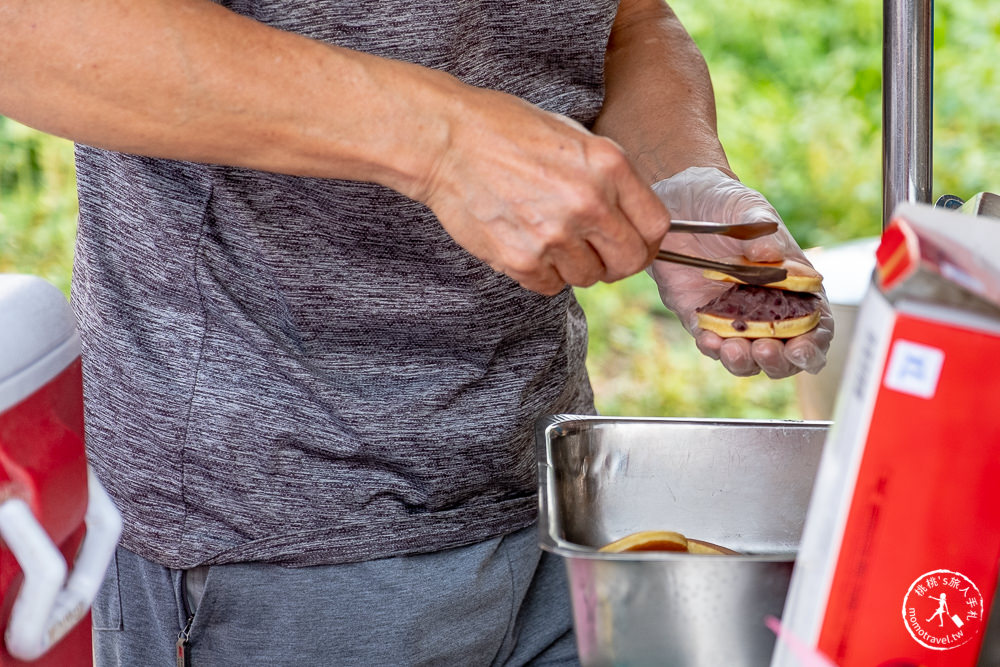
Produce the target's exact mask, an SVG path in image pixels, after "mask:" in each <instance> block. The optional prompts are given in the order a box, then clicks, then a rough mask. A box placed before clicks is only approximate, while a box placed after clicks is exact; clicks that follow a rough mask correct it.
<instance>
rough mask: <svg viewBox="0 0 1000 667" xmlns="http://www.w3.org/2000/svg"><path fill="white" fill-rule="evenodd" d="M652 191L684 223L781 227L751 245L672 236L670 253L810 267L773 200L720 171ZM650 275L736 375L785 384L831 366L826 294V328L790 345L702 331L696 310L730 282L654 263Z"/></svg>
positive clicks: (701, 342)
mask: <svg viewBox="0 0 1000 667" xmlns="http://www.w3.org/2000/svg"><path fill="white" fill-rule="evenodd" d="M653 191H654V192H655V193H656V194H657V196H659V198H660V201H662V202H663V203H664V204H665V205H666V207H667V208H668V209H669V210H670V214H671V216H672V217H674V218H677V219H678V220H707V221H710V222H751V221H754V220H768V221H771V220H773V221H775V222H777V223H778V224H779V227H778V231H777V232H775V233H774V234H769V235H768V236H763V237H760V238H757V239H752V240H750V241H740V240H737V239H732V238H727V237H724V236H718V235H713V234H682V233H677V232H671V233H668V234H667V235H666V237H665V238H664V240H663V242H662V245H661V247H662V248H664V249H666V250H673V251H676V252H682V253H685V254H689V255H698V256H701V257H708V258H711V259H717V258H722V257H732V256H738V255H744V256H746V257H747V258H748V259H750V260H753V261H757V262H776V261H780V260H782V259H783V258H786V257H788V258H794V259H796V260H798V261H801V262H804V263H806V264H808V263H809V261H808V260H807V259H806V257H805V254H804V253H803V252H802V249H801V248H799V246H798V244H797V243H796V242H795V239H794V238H792V235H791V234H790V233H789V232H788V229H787V228H786V227H785V225H784V223H782V221H781V218H780V217H779V216H778V213H777V211H775V210H774V208H773V207H772V206H771V204H770V203H768V201H767V199H765V198H764V196H763V195H761V194H760V193H759V192H757V191H756V190H753V189H751V188H748V187H747V186H745V185H743V184H742V183H740V182H739V181H738V180H736V179H734V178H732V177H731V176H728V175H727V174H725V173H723V172H722V171H720V170H718V169H715V168H712V167H691V168H689V169H686V170H684V171H682V172H681V173H679V174H676V175H674V176H672V177H670V178H668V179H665V180H662V181H660V182H658V183H656V184H654V185H653ZM649 272H650V274H651V275H652V276H653V279H654V280H655V281H656V285H657V287H658V288H659V291H660V298H661V299H662V300H663V303H664V305H665V306H667V308H669V309H671V310H672V311H674V312H675V313H676V314H677V316H678V318H680V320H681V322H682V323H683V324H684V327H685V328H686V329H687V330H688V331H689V332H690V333H691V335H692V336H694V339H695V343H696V345H697V346H698V349H699V350H701V352H702V354H704V355H706V356H708V357H710V358H712V359H717V360H719V361H720V362H721V363H722V365H723V366H725V367H726V369H727V370H728V371H729V372H730V373H732V374H733V375H738V376H748V375H756V374H757V373H759V372H760V371H762V370H763V371H764V372H765V373H766V374H767V375H768V376H769V377H772V378H783V377H787V376H789V375H794V374H795V373H798V372H799V371H802V370H804V371H807V372H809V373H818V372H819V371H820V369H822V368H823V366H824V365H825V364H826V351H827V349H828V348H829V347H830V341H831V340H832V338H833V315H832V313H831V310H830V304H829V302H828V301H827V299H826V294H825V293H824V294H820V297H821V298H822V304H821V306H820V309H821V317H820V322H819V325H818V326H817V327H816V328H815V329H813V330H812V331H810V332H808V333H805V334H803V335H801V336H796V337H795V338H790V339H788V340H781V339H775V338H758V339H754V340H750V339H746V338H722V337H721V336H719V335H717V334H715V333H713V332H711V331H706V330H704V329H702V328H700V327H699V326H698V316H697V313H696V309H697V308H698V307H699V306H702V305H704V304H706V303H708V302H709V301H711V300H712V299H714V298H715V297H716V296H718V295H719V294H721V293H722V292H724V291H725V290H726V289H728V288H729V286H730V284H731V283H723V282H719V281H715V280H708V279H707V278H704V277H703V276H702V273H701V269H696V268H690V267H686V266H680V265H677V264H671V263H669V262H659V261H658V262H653V265H652V266H651V267H650V269H649Z"/></svg>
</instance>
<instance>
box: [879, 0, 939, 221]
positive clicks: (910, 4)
mask: <svg viewBox="0 0 1000 667" xmlns="http://www.w3.org/2000/svg"><path fill="white" fill-rule="evenodd" d="M933 32H934V2H933V0H884V6H883V23H882V40H883V41H882V226H883V228H884V227H885V226H886V225H887V224H888V223H889V218H890V216H891V215H892V211H893V209H894V208H895V207H896V204H898V203H899V202H901V201H911V202H925V203H927V202H930V201H931V163H932V155H931V146H932V144H931V119H932V116H933V109H932V91H931V81H932V78H933V69H934V68H933V63H934V39H933V37H934V35H933Z"/></svg>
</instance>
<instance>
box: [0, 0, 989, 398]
mask: <svg viewBox="0 0 1000 667" xmlns="http://www.w3.org/2000/svg"><path fill="white" fill-rule="evenodd" d="M671 6H672V7H673V8H674V10H675V11H676V12H677V14H678V16H680V18H681V20H682V21H683V22H684V24H685V25H686V26H687V28H688V29H689V31H690V32H691V34H692V35H693V37H694V38H695V41H696V42H697V43H698V45H699V46H700V47H701V49H702V51H703V53H704V54H705V58H706V60H707V61H708V64H709V68H710V70H711V71H712V76H713V81H714V84H715V89H716V97H717V100H718V107H719V132H720V136H721V137H722V140H723V143H724V145H725V146H726V149H727V151H728V153H729V156H730V160H731V162H732V166H733V168H734V169H735V170H736V172H737V173H738V174H740V176H741V178H742V179H743V180H744V181H745V182H746V183H747V184H749V185H750V186H752V187H754V188H757V189H758V190H760V191H762V192H763V193H764V194H766V195H767V197H768V198H769V199H770V200H771V202H772V203H773V204H774V205H775V207H776V208H777V209H778V211H779V212H780V213H781V214H782V216H783V217H784V219H785V221H786V223H787V224H788V226H789V228H790V229H791V230H792V233H793V234H794V235H795V237H796V238H797V239H798V241H799V243H800V245H802V246H803V247H811V246H816V245H830V244H835V243H838V242H841V241H846V240H849V239H854V238H860V237H865V236H875V235H877V234H878V233H879V231H880V229H881V200H880V198H881V93H880V86H881V65H882V25H881V23H882V6H883V5H882V3H880V2H874V1H873V0H844V1H842V2H837V3H827V2H815V1H813V2H810V1H808V0H806V1H803V0H768V1H767V2H760V1H759V0H718V1H717V2H711V3H706V2H699V1H698V0H675V1H674V2H671ZM934 41H935V56H934V57H935V78H934V111H935V116H934V196H935V197H936V196H937V195H940V194H943V193H952V194H956V195H958V196H960V197H963V198H968V197H971V196H972V195H973V194H975V193H976V192H980V191H993V192H996V191H998V190H1000V183H998V180H1000V174H997V166H996V165H997V161H998V159H1000V73H998V65H997V57H996V54H997V50H998V44H1000V3H995V2H990V0H938V2H937V3H936V6H935V31H934ZM73 178H74V177H73V164H72V146H71V145H70V144H69V142H67V141H65V140H62V139H56V138H53V137H50V136H47V135H44V134H41V133H39V132H36V131H34V130H30V129H28V128H26V127H24V126H22V125H19V124H17V123H15V122H13V121H11V120H8V119H4V118H2V117H0V272H26V273H33V274H36V275H40V276H43V277H45V278H47V279H49V280H50V281H52V282H53V283H55V284H56V285H58V286H59V287H60V288H62V289H63V290H64V291H65V292H66V293H67V294H68V293H69V277H70V271H71V267H72V254H73V250H72V246H73V237H74V234H75V217H76V195H75V189H74V185H73ZM578 295H579V298H580V301H581V303H582V304H583V305H584V308H585V310H586V311H587V314H588V317H589V320H590V323H591V344H590V360H589V364H588V366H589V368H590V372H591V376H592V380H593V382H594V386H595V391H596V393H597V399H598V406H599V408H600V409H601V411H602V412H604V413H605V414H616V415H650V416H712V417H733V418H735V417H747V418H797V417H799V416H800V412H799V408H798V405H797V403H796V380H794V379H789V380H781V381H772V380H769V379H767V378H764V377H754V378H733V377H731V376H729V375H728V373H726V372H725V371H724V370H723V369H721V367H719V366H718V364H717V363H715V362H712V361H710V360H708V359H705V358H703V357H702V356H701V355H700V354H698V352H697V351H696V350H695V349H694V346H693V345H692V343H691V341H690V338H689V337H688V336H687V334H686V333H685V332H683V331H682V330H681V329H680V327H679V325H678V324H677V322H676V320H675V319H674V318H673V316H672V315H671V314H670V313H669V312H668V311H667V310H666V309H665V308H663V306H662V305H660V303H659V299H658V297H657V295H656V290H655V287H654V286H653V285H652V282H651V281H650V280H649V279H648V278H647V277H646V276H645V275H638V276H633V277H632V278H629V279H627V280H624V281H621V282H619V283H616V284H614V285H597V286H594V287H591V288H588V289H584V290H578Z"/></svg>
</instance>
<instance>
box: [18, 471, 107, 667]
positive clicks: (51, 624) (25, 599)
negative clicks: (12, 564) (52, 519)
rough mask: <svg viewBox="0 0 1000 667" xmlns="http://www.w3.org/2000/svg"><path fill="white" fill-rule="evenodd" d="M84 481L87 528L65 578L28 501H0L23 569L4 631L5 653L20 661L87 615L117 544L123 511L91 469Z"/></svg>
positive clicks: (40, 651)
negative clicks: (22, 579) (116, 505)
mask: <svg viewBox="0 0 1000 667" xmlns="http://www.w3.org/2000/svg"><path fill="white" fill-rule="evenodd" d="M87 482H88V501H87V512H86V515H85V518H84V521H85V523H86V526H87V532H86V535H85V536H84V538H83V545H82V546H81V548H80V554H79V556H78V557H77V558H76V561H75V563H74V565H73V571H72V572H71V573H69V578H68V579H67V578H66V574H67V566H66V561H65V559H64V558H63V557H62V554H61V553H59V550H58V549H57V548H56V546H55V544H53V543H52V540H51V539H49V536H48V534H47V533H46V532H45V530H44V529H43V528H42V527H41V525H39V523H38V521H37V520H36V519H35V516H34V515H33V514H32V512H31V508H30V507H28V504H27V503H26V502H24V501H23V500H21V499H20V498H12V499H10V500H7V501H6V502H4V503H2V504H0V538H2V539H3V541H4V542H6V543H7V546H8V547H9V548H10V550H11V553H13V554H14V558H16V559H17V562H18V563H19V564H20V566H21V570H22V572H24V583H23V584H22V585H21V591H20V593H19V594H18V596H17V599H16V600H15V601H14V606H13V609H12V611H11V614H10V622H9V623H8V624H7V632H6V633H5V639H6V642H7V651H8V653H10V655H11V656H13V657H14V658H17V659H18V660H26V661H31V660H35V659H37V658H39V657H41V656H42V655H43V654H44V653H45V652H46V651H48V650H49V648H51V647H52V646H53V645H54V644H55V643H56V642H58V641H59V640H60V639H62V638H63V636H64V635H65V634H66V633H67V632H69V631H70V630H71V629H72V628H73V627H74V626H75V625H76V624H77V623H78V622H79V621H80V619H82V618H83V617H84V616H85V615H86V613H87V611H88V610H89V609H90V605H91V604H92V603H93V601H94V597H95V596H96V595H97V590H98V589H99V588H100V587H101V583H102V582H103V581H104V574H105V572H106V570H107V568H108V564H109V563H110V562H111V557H112V556H113V555H114V552H115V548H116V547H117V546H118V538H119V537H121V531H122V520H121V515H119V514H118V510H117V509H116V508H115V506H114V503H112V501H111V498H110V497H109V496H108V493H107V491H105V490H104V487H103V486H102V485H101V483H100V482H99V481H98V480H97V478H96V477H95V476H94V474H93V472H91V471H90V470H89V469H88V471H87ZM64 583H65V586H63V584H64Z"/></svg>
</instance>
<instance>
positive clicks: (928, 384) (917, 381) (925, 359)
mask: <svg viewBox="0 0 1000 667" xmlns="http://www.w3.org/2000/svg"><path fill="white" fill-rule="evenodd" d="M942 365H944V351H943V350H939V349H938V348H936V347H929V346H927V345H921V344H920V343H912V342H910V341H908V340H897V341H896V342H895V343H893V346H892V354H891V355H890V357H889V369H888V370H887V371H886V373H885V381H884V383H883V384H885V386H886V387H888V388H889V389H895V390H896V391H900V392H903V393H904V394H911V395H913V396H919V397H920V398H932V397H933V396H934V392H935V391H936V390H937V384H938V378H939V377H941V366H942Z"/></svg>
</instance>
